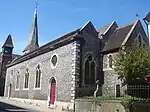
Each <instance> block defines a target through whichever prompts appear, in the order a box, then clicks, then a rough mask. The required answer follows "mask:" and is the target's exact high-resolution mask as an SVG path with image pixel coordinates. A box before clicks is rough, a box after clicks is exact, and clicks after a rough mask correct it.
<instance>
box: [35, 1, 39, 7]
mask: <svg viewBox="0 0 150 112" xmlns="http://www.w3.org/2000/svg"><path fill="white" fill-rule="evenodd" d="M37 6H38V0H36V6H35V8H36V9H37Z"/></svg>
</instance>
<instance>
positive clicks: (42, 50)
mask: <svg viewBox="0 0 150 112" xmlns="http://www.w3.org/2000/svg"><path fill="white" fill-rule="evenodd" d="M80 29H81V28H79V29H76V30H74V31H72V32H70V33H67V34H65V35H63V36H60V37H59V38H57V39H55V40H53V41H50V42H49V43H47V44H45V45H43V46H41V47H39V48H37V49H35V50H33V51H31V52H29V53H26V54H24V55H22V56H19V57H17V58H16V59H14V60H13V61H12V62H11V63H10V64H9V65H7V67H9V66H12V65H14V64H17V63H20V62H22V61H25V60H27V59H30V58H34V57H35V56H38V55H41V54H43V53H46V52H48V51H51V50H53V49H54V48H57V47H59V46H62V45H63V44H65V42H67V41H71V40H72V39H73V36H74V35H76V34H78V32H79V30H80Z"/></svg>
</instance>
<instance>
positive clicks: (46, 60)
mask: <svg viewBox="0 0 150 112" xmlns="http://www.w3.org/2000/svg"><path fill="white" fill-rule="evenodd" d="M75 46H76V44H74V42H73V43H70V44H67V45H65V46H62V47H60V48H57V49H55V50H53V51H49V52H47V53H45V54H42V55H40V56H37V57H35V58H32V59H29V60H27V61H24V62H22V63H19V64H16V65H14V66H11V67H9V68H8V69H7V78H6V85H5V96H6V97H7V96H8V94H9V93H8V90H9V84H10V83H11V84H12V88H11V97H18V98H27V99H38V100H47V98H48V96H49V91H50V83H49V81H50V79H51V78H52V77H54V78H55V79H56V88H57V89H56V94H57V96H56V101H71V99H72V96H71V92H72V91H71V88H72V84H71V81H72V70H73V67H72V65H73V63H74V61H73V59H74V56H75V55H76V51H77V50H75V49H74V47H75ZM75 48H76V47H75ZM74 50H75V52H74ZM73 52H74V55H73ZM54 54H56V55H57V57H58V61H57V65H56V67H55V68H53V69H52V68H51V63H50V59H51V57H52V56H53V55H54ZM38 64H40V67H41V74H42V75H41V87H40V88H39V89H37V88H35V76H36V67H37V65H38ZM26 68H28V69H29V89H24V77H25V70H26ZM12 70H13V73H12ZM18 71H19V73H20V81H19V89H18V90H16V89H15V86H16V74H17V72H18Z"/></svg>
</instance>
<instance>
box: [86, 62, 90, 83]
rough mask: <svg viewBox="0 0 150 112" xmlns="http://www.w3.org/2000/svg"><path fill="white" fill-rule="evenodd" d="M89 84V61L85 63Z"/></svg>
mask: <svg viewBox="0 0 150 112" xmlns="http://www.w3.org/2000/svg"><path fill="white" fill-rule="evenodd" d="M88 83H89V61H88V60H87V61H86V62H85V84H88Z"/></svg>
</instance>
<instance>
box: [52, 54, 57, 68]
mask: <svg viewBox="0 0 150 112" xmlns="http://www.w3.org/2000/svg"><path fill="white" fill-rule="evenodd" d="M51 62H52V64H53V66H55V65H56V63H57V56H56V55H54V56H53V57H52V59H51Z"/></svg>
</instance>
